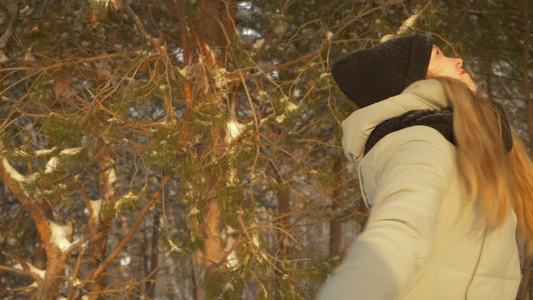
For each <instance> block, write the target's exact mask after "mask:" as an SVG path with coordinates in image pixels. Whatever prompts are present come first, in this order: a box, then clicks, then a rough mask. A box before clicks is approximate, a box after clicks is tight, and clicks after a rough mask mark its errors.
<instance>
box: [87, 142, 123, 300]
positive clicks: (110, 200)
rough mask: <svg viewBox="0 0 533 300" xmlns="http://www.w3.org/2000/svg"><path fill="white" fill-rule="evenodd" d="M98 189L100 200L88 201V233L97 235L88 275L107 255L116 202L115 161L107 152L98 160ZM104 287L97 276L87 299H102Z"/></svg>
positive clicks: (90, 251) (90, 253)
mask: <svg viewBox="0 0 533 300" xmlns="http://www.w3.org/2000/svg"><path fill="white" fill-rule="evenodd" d="M98 170H99V174H98V187H99V190H100V199H99V200H95V201H91V200H89V201H88V206H89V207H88V208H89V218H90V219H89V232H90V234H97V233H99V234H98V237H97V238H96V239H93V240H91V241H90V242H89V256H90V259H89V274H91V273H93V272H95V271H96V270H97V269H98V267H99V265H100V263H101V262H102V261H103V260H104V259H105V257H106V254H107V238H108V233H109V228H110V226H111V221H112V220H113V217H114V216H113V211H114V208H115V202H116V200H117V191H116V188H115V185H114V182H115V180H116V173H115V160H114V159H113V157H112V156H111V155H110V154H109V151H106V152H104V154H103V155H102V156H101V157H100V159H99V160H98ZM105 286H106V277H105V276H104V275H101V276H99V277H98V278H96V279H95V280H94V281H93V282H91V283H90V284H89V290H90V291H91V294H90V295H89V299H91V300H96V299H104V297H103V296H102V291H103V290H104V289H105Z"/></svg>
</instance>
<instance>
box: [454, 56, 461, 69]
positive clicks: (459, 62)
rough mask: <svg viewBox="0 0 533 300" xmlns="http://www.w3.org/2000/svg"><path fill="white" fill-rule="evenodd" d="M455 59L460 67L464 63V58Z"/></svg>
mask: <svg viewBox="0 0 533 300" xmlns="http://www.w3.org/2000/svg"><path fill="white" fill-rule="evenodd" d="M453 61H454V62H455V65H456V66H458V67H460V66H462V65H463V60H462V59H460V58H454V59H453Z"/></svg>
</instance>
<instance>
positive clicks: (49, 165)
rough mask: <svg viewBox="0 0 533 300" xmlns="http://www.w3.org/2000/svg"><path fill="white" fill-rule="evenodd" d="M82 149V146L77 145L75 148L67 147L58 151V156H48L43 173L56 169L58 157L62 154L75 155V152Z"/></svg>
mask: <svg viewBox="0 0 533 300" xmlns="http://www.w3.org/2000/svg"><path fill="white" fill-rule="evenodd" d="M82 149H83V148H82V147H77V148H69V149H65V150H63V151H61V152H60V153H59V156H54V157H52V158H50V160H49V161H48V162H46V169H45V170H44V173H45V174H49V173H52V172H54V171H55V170H56V169H57V166H58V164H59V158H60V157H61V156H64V155H75V154H78V153H80V151H81V150H82Z"/></svg>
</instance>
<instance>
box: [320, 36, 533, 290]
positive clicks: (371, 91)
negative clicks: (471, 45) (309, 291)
mask: <svg viewBox="0 0 533 300" xmlns="http://www.w3.org/2000/svg"><path fill="white" fill-rule="evenodd" d="M461 66H462V60H461V59H459V58H450V57H446V56H444V55H443V54H442V52H441V51H440V49H439V48H438V47H436V46H435V45H434V41H433V39H432V38H431V37H428V36H424V35H414V36H410V37H401V38H396V39H393V40H390V41H387V42H385V43H382V44H380V45H378V46H376V47H373V48H370V49H366V50H362V51H359V52H356V53H353V54H351V55H349V56H347V57H345V58H344V59H342V60H340V61H339V62H337V63H335V64H334V65H333V68H332V75H333V77H334V79H335V80H336V82H337V84H338V85H339V87H340V88H341V90H342V91H343V92H344V93H345V94H346V95H347V96H348V98H350V100H352V101H354V102H355V103H356V104H357V105H358V106H359V107H360V108H361V109H359V110H357V111H355V112H354V113H353V114H352V115H351V116H350V117H349V118H348V119H346V120H345V121H344V122H343V131H344V136H343V147H344V150H345V153H346V156H347V157H348V158H349V159H351V160H353V161H355V162H358V168H359V179H360V185H361V193H362V195H363V199H364V201H365V203H366V204H367V206H368V207H369V208H370V216H369V219H368V223H367V225H366V227H365V230H364V231H363V232H362V233H361V234H360V235H359V236H358V237H357V239H356V241H355V242H354V243H353V244H352V246H351V248H350V250H349V252H348V254H347V255H346V257H345V258H344V260H343V262H342V264H341V265H340V266H339V267H338V268H337V269H336V271H335V273H334V274H333V276H332V277H331V278H329V279H328V280H327V282H326V283H325V286H324V287H323V288H322V290H321V291H320V293H319V297H318V298H319V299H328V300H329V299H371V300H378V299H416V300H420V299H447V300H449V299H475V300H477V299H483V300H486V299H515V297H516V294H517V290H518V286H519V284H520V265H519V255H518V246H517V241H516V235H515V232H516V229H517V217H518V224H519V226H518V227H519V229H520V232H521V235H522V236H523V237H524V240H527V241H531V240H533V239H532V238H531V237H532V236H533V235H532V232H533V205H532V203H531V202H532V200H533V199H531V197H532V195H533V173H532V172H533V171H532V170H533V168H532V164H531V162H530V160H529V157H528V156H527V154H526V152H525V151H524V149H523V147H522V146H521V145H520V143H518V142H517V141H518V139H517V138H515V139H513V137H512V134H511V131H510V129H509V125H508V123H507V120H506V119H505V116H504V114H503V111H502V110H501V109H500V107H499V106H498V105H497V104H495V103H493V102H491V101H489V100H487V99H483V98H481V97H479V96H478V95H476V85H475V84H474V82H473V81H472V79H471V78H470V76H469V75H468V73H466V72H465V71H464V69H462V67H461ZM528 244H531V242H528ZM530 249H531V248H530Z"/></svg>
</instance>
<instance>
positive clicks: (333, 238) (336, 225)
mask: <svg viewBox="0 0 533 300" xmlns="http://www.w3.org/2000/svg"><path fill="white" fill-rule="evenodd" d="M333 172H335V179H336V180H335V182H337V185H336V186H335V187H334V189H333V192H332V199H331V211H332V212H333V214H334V215H335V216H334V217H333V219H331V221H330V222H329V255H330V257H331V256H334V255H337V254H339V251H340V250H341V242H342V240H341V237H342V223H341V221H340V220H339V217H338V216H337V213H338V212H339V211H340V210H341V209H342V207H343V205H342V203H341V202H340V201H341V193H340V190H339V187H340V186H341V185H342V183H343V182H344V180H345V174H344V157H343V156H340V157H339V158H338V159H337V161H336V162H335V164H334V165H333Z"/></svg>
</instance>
